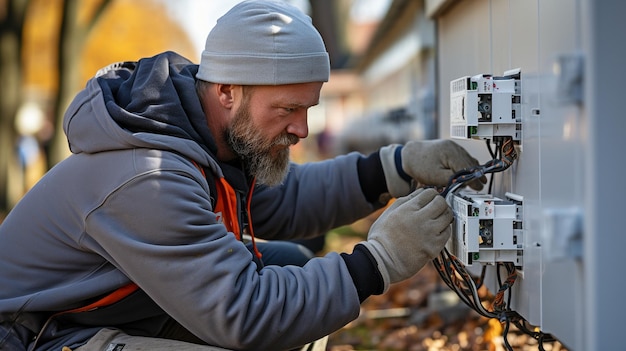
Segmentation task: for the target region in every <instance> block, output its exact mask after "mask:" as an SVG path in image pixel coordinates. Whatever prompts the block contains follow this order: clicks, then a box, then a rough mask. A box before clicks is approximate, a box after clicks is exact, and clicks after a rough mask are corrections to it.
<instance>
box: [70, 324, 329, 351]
mask: <svg viewBox="0 0 626 351" xmlns="http://www.w3.org/2000/svg"><path fill="white" fill-rule="evenodd" d="M327 342H328V337H325V338H323V339H320V340H317V341H315V342H312V343H310V344H307V345H305V346H304V347H302V348H301V349H299V350H298V351H325V350H326V344H327ZM147 350H150V351H173V350H176V351H229V350H227V349H222V348H219V347H215V346H205V345H198V344H192V343H188V342H184V341H177V340H169V339H159V338H147V337H143V336H131V335H127V334H125V333H124V332H122V331H120V330H117V329H102V330H100V331H99V332H98V334H96V335H95V336H94V337H93V338H91V339H90V340H89V342H88V343H86V344H85V345H83V346H81V347H79V348H77V349H75V350H69V349H67V348H63V350H61V351H147Z"/></svg>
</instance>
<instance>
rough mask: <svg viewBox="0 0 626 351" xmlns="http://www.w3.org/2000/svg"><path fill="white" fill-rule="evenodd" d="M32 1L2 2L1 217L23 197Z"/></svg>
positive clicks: (0, 34)
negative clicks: (22, 119)
mask: <svg viewBox="0 0 626 351" xmlns="http://www.w3.org/2000/svg"><path fill="white" fill-rule="evenodd" d="M28 3H29V1H28V0H4V1H0V77H2V84H0V213H2V212H6V211H7V210H8V209H9V208H10V207H12V205H13V204H15V202H17V200H18V198H19V197H20V196H21V192H22V189H21V188H22V185H21V180H20V179H21V173H20V166H19V160H18V158H17V154H16V143H17V134H16V132H15V127H14V123H13V121H14V117H15V115H16V113H17V109H18V108H19V106H20V103H21V101H22V60H21V52H22V36H23V29H24V18H25V14H26V9H27V7H28Z"/></svg>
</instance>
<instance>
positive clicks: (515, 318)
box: [433, 137, 556, 351]
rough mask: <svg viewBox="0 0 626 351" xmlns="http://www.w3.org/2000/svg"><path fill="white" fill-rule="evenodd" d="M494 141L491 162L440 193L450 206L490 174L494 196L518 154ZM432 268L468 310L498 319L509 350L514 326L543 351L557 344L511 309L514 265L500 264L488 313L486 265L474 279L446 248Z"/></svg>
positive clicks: (457, 177) (460, 175)
mask: <svg viewBox="0 0 626 351" xmlns="http://www.w3.org/2000/svg"><path fill="white" fill-rule="evenodd" d="M494 141H495V144H496V148H495V151H494V150H492V149H491V143H490V141H489V140H487V142H486V145H487V148H488V150H489V154H490V155H491V157H492V159H491V160H489V161H487V162H486V163H484V164H482V165H479V166H475V167H471V168H468V169H463V170H461V171H459V172H456V173H455V174H454V175H452V177H450V179H449V180H448V185H447V186H446V187H445V188H444V189H443V191H441V193H440V195H441V196H443V197H444V198H445V200H446V202H447V203H448V205H450V206H452V205H453V204H452V203H451V201H452V198H453V195H454V193H455V192H456V191H458V190H459V189H461V188H462V187H463V186H464V185H465V184H467V183H468V182H470V181H472V180H475V179H478V178H480V177H483V176H484V175H487V174H489V175H490V176H491V177H490V181H489V189H488V191H489V194H491V190H492V185H493V178H494V176H495V173H499V172H503V171H505V170H506V169H508V168H509V167H510V166H511V165H512V164H513V162H514V161H515V160H516V159H517V152H516V150H515V146H514V144H513V139H512V138H510V137H494ZM433 265H434V266H435V268H436V270H437V272H438V273H439V276H440V277H441V279H442V280H443V281H444V282H445V283H446V285H448V287H449V288H450V289H452V290H453V291H454V292H455V293H456V294H457V295H458V296H459V298H460V300H461V301H463V302H464V303H465V304H466V305H467V306H469V307H470V308H472V309H473V310H474V311H476V312H477V313H478V314H480V315H481V316H484V317H487V318H497V319H498V320H499V321H500V322H501V323H503V324H504V330H503V342H504V346H505V348H506V349H507V350H509V351H512V350H513V348H512V347H511V345H510V343H509V341H508V338H507V336H508V333H509V331H510V326H511V323H512V324H513V325H515V326H516V327H517V328H518V329H519V330H520V331H521V332H523V333H525V334H528V335H529V336H531V337H533V338H534V339H536V340H537V341H538V343H539V350H540V351H543V350H544V348H543V342H544V341H555V340H556V339H554V338H553V337H552V336H551V335H550V334H546V333H543V332H541V331H533V330H530V329H529V328H527V327H526V325H525V323H526V321H525V319H524V318H523V317H521V316H520V315H519V314H518V313H517V312H515V311H513V310H512V309H511V299H512V287H513V285H514V284H515V281H516V280H517V276H518V275H517V269H516V268H515V265H514V264H513V263H512V262H504V263H500V262H499V263H497V266H496V274H497V280H498V285H499V289H498V291H497V292H496V294H495V297H494V300H493V304H492V307H491V310H488V309H486V308H485V307H484V306H483V304H482V301H481V299H480V297H479V296H478V289H479V288H480V287H481V286H482V285H483V282H484V278H485V270H486V266H485V265H483V267H482V271H481V274H480V277H479V278H476V279H475V278H473V277H472V276H471V274H470V273H469V272H468V271H467V270H466V268H465V266H464V264H463V263H462V262H461V261H459V260H458V259H457V257H455V256H454V255H452V254H451V253H450V252H449V251H448V249H447V248H444V249H443V250H442V251H441V253H440V254H439V256H438V257H435V258H434V259H433ZM501 268H505V269H506V272H507V276H506V279H505V280H504V281H502V279H501V275H500V269H501ZM505 296H506V299H505Z"/></svg>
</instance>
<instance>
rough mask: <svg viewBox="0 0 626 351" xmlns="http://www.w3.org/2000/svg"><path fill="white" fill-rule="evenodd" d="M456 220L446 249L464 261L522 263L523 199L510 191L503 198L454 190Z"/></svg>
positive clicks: (453, 199) (516, 264)
mask: <svg viewBox="0 0 626 351" xmlns="http://www.w3.org/2000/svg"><path fill="white" fill-rule="evenodd" d="M451 196H452V209H453V211H454V217H455V222H454V223H453V224H452V225H453V230H452V236H451V238H450V240H449V241H448V243H447V246H446V247H447V249H448V251H450V253H452V254H453V255H454V256H456V257H457V258H458V259H459V260H460V261H461V262H462V263H463V264H464V265H466V266H471V265H472V264H473V263H480V264H489V265H492V264H495V263H498V262H512V263H513V264H515V266H516V267H518V268H521V267H522V263H523V262H522V259H523V237H522V235H523V233H522V201H521V198H520V197H519V196H518V195H515V194H509V193H507V199H505V200H503V199H500V198H497V197H494V196H492V195H489V194H479V193H470V192H463V191H460V192H458V193H454V194H451Z"/></svg>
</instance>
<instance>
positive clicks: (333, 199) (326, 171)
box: [252, 153, 384, 239]
mask: <svg viewBox="0 0 626 351" xmlns="http://www.w3.org/2000/svg"><path fill="white" fill-rule="evenodd" d="M363 159H364V157H363V156H362V155H361V154H359V153H351V154H349V155H344V156H339V157H336V158H334V159H330V160H325V161H320V162H314V163H306V164H292V165H291V168H290V170H289V174H288V176H287V178H286V180H285V182H284V183H283V184H282V185H280V186H277V187H271V188H270V187H262V186H258V187H257V188H256V189H255V193H254V196H253V200H252V223H253V224H254V230H255V235H256V236H258V237H260V238H264V239H293V238H303V237H313V236H317V235H321V234H323V233H325V232H326V231H328V230H330V229H332V228H336V227H339V226H341V225H346V224H350V223H353V222H354V221H356V220H358V219H360V218H363V217H365V216H367V215H369V214H371V213H372V212H374V211H375V210H377V209H379V208H380V207H381V206H380V205H379V204H376V203H372V202H370V201H369V200H368V198H367V195H366V194H364V191H363V188H362V185H361V182H360V175H359V172H360V169H359V166H358V164H359V160H363ZM370 178H371V177H370ZM383 182H384V178H383Z"/></svg>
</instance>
